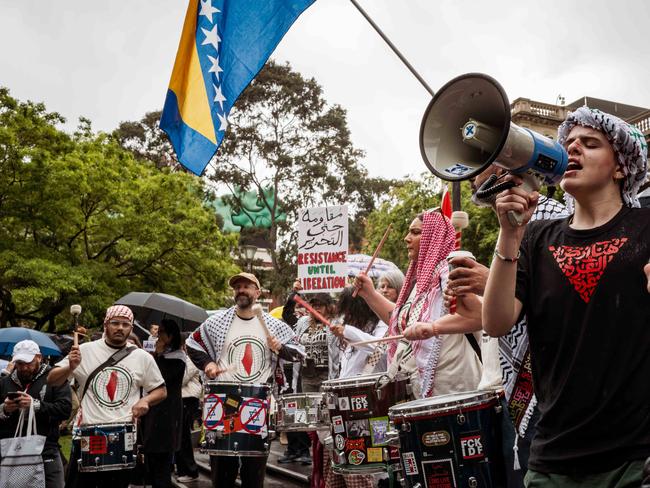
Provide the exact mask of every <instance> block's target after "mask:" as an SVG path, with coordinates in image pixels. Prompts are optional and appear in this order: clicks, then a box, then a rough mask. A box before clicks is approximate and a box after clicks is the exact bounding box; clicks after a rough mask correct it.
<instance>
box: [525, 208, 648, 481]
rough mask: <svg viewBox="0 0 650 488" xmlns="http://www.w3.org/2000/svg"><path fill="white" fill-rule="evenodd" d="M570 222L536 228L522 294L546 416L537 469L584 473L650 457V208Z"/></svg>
mask: <svg viewBox="0 0 650 488" xmlns="http://www.w3.org/2000/svg"><path fill="white" fill-rule="evenodd" d="M569 223H570V219H569V218H567V219H563V220H555V221H537V222H532V223H530V224H529V225H528V228H527V229H526V234H525V236H524V240H523V242H522V244H521V258H520V259H519V263H518V269H517V289H516V296H517V298H518V299H519V300H520V301H521V302H522V303H523V305H524V310H523V311H524V313H526V315H527V316H528V333H529V337H530V347H531V358H532V368H533V381H534V385H535V393H536V395H537V398H538V401H539V410H540V413H541V417H540V420H539V422H538V423H537V427H536V432H535V439H534V441H533V445H532V447H531V453H530V460H529V468H530V469H533V470H535V471H540V472H544V473H559V474H574V473H575V474H581V473H590V472H599V471H606V470H609V469H613V468H615V467H616V466H618V465H620V464H622V463H624V462H625V461H629V460H636V459H644V458H646V457H648V456H650V294H648V290H647V278H646V276H645V274H644V272H643V266H644V265H645V264H646V263H647V262H648V260H649V259H650V209H630V208H627V207H623V209H621V211H620V212H619V213H618V214H617V215H616V216H615V217H614V218H612V219H611V220H610V221H609V222H607V223H606V224H605V225H602V226H600V227H597V228H594V229H588V230H574V229H571V228H570V227H569Z"/></svg>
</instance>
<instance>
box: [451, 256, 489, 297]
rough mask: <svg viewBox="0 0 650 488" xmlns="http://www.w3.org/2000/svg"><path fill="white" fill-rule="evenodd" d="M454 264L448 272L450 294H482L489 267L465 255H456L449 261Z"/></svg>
mask: <svg viewBox="0 0 650 488" xmlns="http://www.w3.org/2000/svg"><path fill="white" fill-rule="evenodd" d="M450 264H453V265H454V266H456V268H454V269H452V270H451V271H450V272H449V278H448V280H447V288H448V289H449V291H450V292H451V293H448V294H450V295H456V296H461V295H464V294H465V293H476V294H477V295H483V292H485V284H486V283H487V278H488V274H489V272H490V269H489V268H488V267H486V266H483V265H482V264H481V263H477V262H476V261H475V260H473V259H470V258H467V257H464V258H463V257H457V258H453V259H452V260H451V261H450Z"/></svg>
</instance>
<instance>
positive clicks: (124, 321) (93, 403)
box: [47, 305, 167, 488]
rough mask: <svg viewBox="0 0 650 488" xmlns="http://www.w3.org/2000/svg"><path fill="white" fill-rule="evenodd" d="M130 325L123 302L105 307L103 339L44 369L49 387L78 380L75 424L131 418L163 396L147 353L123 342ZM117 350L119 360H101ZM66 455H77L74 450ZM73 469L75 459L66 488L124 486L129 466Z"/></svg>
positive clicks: (75, 349) (129, 314) (158, 376)
mask: <svg viewBox="0 0 650 488" xmlns="http://www.w3.org/2000/svg"><path fill="white" fill-rule="evenodd" d="M132 329H133V312H132V311H131V309H130V308H128V307H126V306H124V305H114V306H112V307H109V308H108V309H107V310H106V315H105V317H104V337H103V338H101V339H99V340H96V341H92V342H87V343H84V344H81V345H79V346H72V349H71V351H70V354H68V355H67V356H66V357H65V358H64V359H62V360H61V361H59V362H58V363H57V364H56V365H55V366H54V368H52V370H51V371H50V372H49V374H48V378H47V382H48V384H49V385H59V386H65V387H67V386H68V384H67V382H68V378H70V377H74V380H75V381H76V383H77V384H78V391H79V392H80V403H81V407H80V408H79V411H78V413H77V417H76V419H75V426H90V425H98V424H108V423H118V422H137V421H138V419H140V418H142V417H143V416H144V415H146V414H147V412H149V409H150V408H151V407H152V406H154V405H156V404H158V403H160V402H161V401H163V400H164V399H165V397H166V396H167V390H166V388H165V383H164V381H163V378H162V375H161V374H160V370H159V369H158V366H157V365H156V362H155V360H154V358H153V357H152V356H151V354H148V353H146V352H145V351H143V350H142V349H137V348H135V347H133V346H129V345H127V340H128V338H129V334H130V333H131V330H132ZM125 348H126V349H125ZM118 353H119V355H120V356H122V357H121V359H120V361H119V362H117V363H115V364H114V365H112V366H109V365H107V364H106V361H107V360H108V359H109V358H111V357H113V356H114V355H117V354H118ZM141 390H142V391H143V392H144V396H141ZM71 459H77V456H76V454H75V453H74V452H73V453H72V455H71ZM77 468H78V466H77V463H74V462H72V463H70V465H69V469H68V478H67V480H66V486H67V487H71V488H77V487H79V488H81V487H83V488H87V487H101V488H122V487H123V488H126V487H127V486H128V484H129V479H130V474H131V470H129V469H124V470H115V471H104V472H79V471H78V469H77Z"/></svg>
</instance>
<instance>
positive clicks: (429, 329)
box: [404, 322, 436, 341]
mask: <svg viewBox="0 0 650 488" xmlns="http://www.w3.org/2000/svg"><path fill="white" fill-rule="evenodd" d="M434 335H436V332H435V330H434V325H433V323H430V322H416V323H415V324H413V325H411V326H409V327H407V328H406V329H405V330H404V337H405V338H407V339H409V340H411V341H420V340H424V339H429V338H430V337H433V336H434Z"/></svg>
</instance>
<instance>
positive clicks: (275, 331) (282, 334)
mask: <svg viewBox="0 0 650 488" xmlns="http://www.w3.org/2000/svg"><path fill="white" fill-rule="evenodd" d="M234 318H235V307H230V308H229V309H227V310H223V311H219V312H217V313H215V314H214V315H211V316H210V317H208V319H207V320H206V321H205V322H203V323H202V324H201V325H200V326H199V327H198V328H197V329H196V330H195V331H194V332H193V333H192V335H191V336H190V337H188V338H187V341H186V345H187V347H191V348H193V349H196V350H198V351H203V352H205V353H206V354H207V355H208V356H210V357H211V358H212V359H213V360H214V361H218V360H219V358H220V357H221V350H222V349H223V345H224V343H225V342H226V336H227V335H228V331H229V330H230V327H231V326H232V322H233V320H234ZM264 321H265V322H266V326H267V327H268V328H269V332H271V334H272V335H273V336H275V337H276V338H277V339H278V340H279V341H280V342H281V343H282V344H283V345H285V346H287V347H289V348H291V349H293V350H294V351H296V353H297V354H301V355H303V353H302V348H301V346H300V344H299V343H298V341H297V338H296V335H295V334H294V332H293V331H292V330H291V327H289V326H288V325H287V324H285V323H284V322H282V321H281V320H278V319H276V318H275V317H272V316H271V315H269V314H268V313H264Z"/></svg>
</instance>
